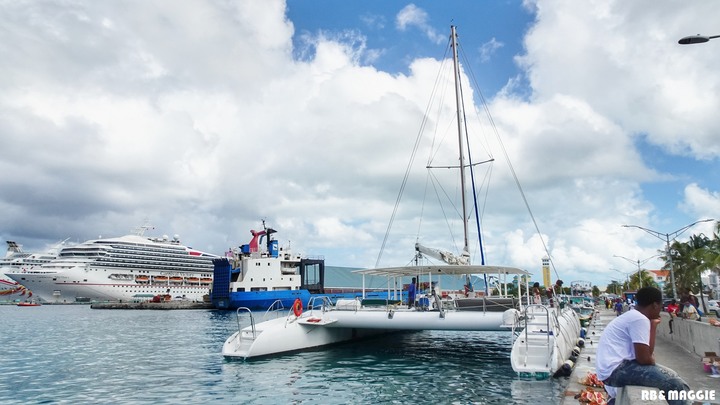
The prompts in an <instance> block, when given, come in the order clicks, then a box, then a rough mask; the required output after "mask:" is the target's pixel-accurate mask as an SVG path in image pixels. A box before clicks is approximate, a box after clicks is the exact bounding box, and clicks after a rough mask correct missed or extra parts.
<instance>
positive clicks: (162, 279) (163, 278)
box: [153, 276, 169, 283]
mask: <svg viewBox="0 0 720 405" xmlns="http://www.w3.org/2000/svg"><path fill="white" fill-rule="evenodd" d="M168 280H169V278H168V277H167V276H154V277H153V281H154V282H156V283H167V282H168Z"/></svg>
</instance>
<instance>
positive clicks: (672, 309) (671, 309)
mask: <svg viewBox="0 0 720 405" xmlns="http://www.w3.org/2000/svg"><path fill="white" fill-rule="evenodd" d="M667 311H668V313H669V314H670V321H669V322H668V326H669V327H670V334H671V335H672V333H673V320H674V319H675V317H676V316H677V313H678V304H677V301H675V300H672V301H670V303H669V304H668V306H667Z"/></svg>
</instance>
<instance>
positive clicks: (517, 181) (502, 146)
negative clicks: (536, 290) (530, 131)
mask: <svg viewBox="0 0 720 405" xmlns="http://www.w3.org/2000/svg"><path fill="white" fill-rule="evenodd" d="M459 47H460V48H462V46H461V45H460V46H459ZM463 56H464V53H463ZM467 66H468V67H469V66H470V64H469V63H467ZM468 72H469V77H470V79H471V80H472V82H473V83H474V85H475V88H476V89H477V92H478V95H479V97H480V101H481V104H482V106H483V109H484V110H485V114H486V115H487V117H488V121H489V123H490V127H491V128H492V130H493V134H494V135H495V137H496V139H497V141H498V144H499V145H500V149H501V150H502V153H503V156H504V157H505V161H506V162H507V164H508V167H509V169H510V173H511V174H512V177H513V180H514V181H515V184H516V185H517V188H518V191H519V192H520V196H521V197H522V200H523V202H524V204H525V208H527V210H528V214H530V219H531V220H532V222H533V225H534V226H535V231H536V232H537V234H538V236H539V237H540V241H541V242H542V245H543V249H544V250H545V254H546V255H547V257H548V258H550V259H551V260H550V265H551V266H552V268H553V271H554V272H555V276H556V277H557V278H558V279H559V278H560V275H559V274H558V271H557V269H556V268H555V263H554V262H553V260H552V256H551V255H550V250H549V249H548V247H547V244H546V243H545V238H543V235H542V233H541V232H540V227H539V225H538V223H537V220H536V219H535V215H534V214H533V212H532V209H531V208H530V203H529V202H528V199H527V197H526V196H525V191H524V190H523V188H522V185H521V184H520V179H519V178H518V176H517V173H516V172H515V168H514V167H513V164H512V162H511V161H510V156H509V155H508V153H507V149H506V148H505V144H504V143H503V141H502V138H501V137H500V132H499V131H498V129H497V126H496V125H495V120H493V118H492V115H491V114H490V108H489V107H488V103H487V100H486V99H485V96H484V95H483V93H482V91H481V90H480V86H479V85H478V82H477V80H476V79H475V75H474V74H473V72H472V69H469V68H468Z"/></svg>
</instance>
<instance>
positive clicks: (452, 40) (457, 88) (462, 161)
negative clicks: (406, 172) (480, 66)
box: [450, 25, 470, 253]
mask: <svg viewBox="0 0 720 405" xmlns="http://www.w3.org/2000/svg"><path fill="white" fill-rule="evenodd" d="M450 43H451V46H452V51H453V68H454V72H455V75H454V76H455V104H456V108H457V125H458V147H459V148H460V155H459V156H460V195H461V198H462V215H463V238H464V243H465V246H464V247H463V253H466V252H470V247H469V245H470V244H469V242H468V240H469V238H468V216H467V207H466V201H465V200H466V198H465V149H464V147H463V114H462V100H461V99H460V97H461V92H460V64H459V62H458V49H457V33H456V31H455V26H454V25H451V26H450Z"/></svg>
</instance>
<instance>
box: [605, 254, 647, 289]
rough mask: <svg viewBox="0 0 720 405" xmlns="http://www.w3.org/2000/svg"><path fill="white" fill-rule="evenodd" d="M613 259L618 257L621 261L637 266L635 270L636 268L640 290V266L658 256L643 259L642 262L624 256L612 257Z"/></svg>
mask: <svg viewBox="0 0 720 405" xmlns="http://www.w3.org/2000/svg"><path fill="white" fill-rule="evenodd" d="M613 257H619V258H621V259H625V260H627V261H629V262H630V263H632V264H636V265H637V268H638V271H637V274H638V285H639V287H638V288H642V270H641V269H640V266H641V265H643V264H645V263H647V262H648V260H650V259H654V258H656V257H658V255H653V256H650V257H648V258H647V259H643V260H642V261H640V259H637V260H633V259H630V258H627V257H625V256H620V255H613Z"/></svg>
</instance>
